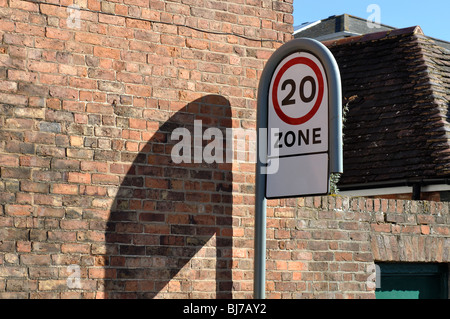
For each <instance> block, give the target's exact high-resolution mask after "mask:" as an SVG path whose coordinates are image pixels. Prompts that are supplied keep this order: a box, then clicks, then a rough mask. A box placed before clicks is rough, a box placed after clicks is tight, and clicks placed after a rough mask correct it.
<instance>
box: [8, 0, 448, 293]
mask: <svg viewBox="0 0 450 319" xmlns="http://www.w3.org/2000/svg"><path fill="white" fill-rule="evenodd" d="M52 3H57V2H55V1H52ZM72 4H73V3H72V2H71V1H61V2H60V5H51V4H38V3H36V2H27V1H18V0H0V19H1V21H0V298H153V297H157V298H175V297H176V298H187V297H190V298H213V297H220V298H226V297H251V296H252V286H253V224H254V218H253V204H254V200H253V194H254V163H253V161H251V160H250V158H251V157H252V156H254V155H255V154H254V144H252V143H250V141H247V142H248V148H244V149H239V150H238V149H236V153H235V156H236V158H234V160H233V161H223V162H220V161H214V162H210V161H206V160H205V158H204V157H203V158H202V155H205V153H204V152H206V151H205V150H207V149H208V146H211V144H209V142H210V141H211V140H212V137H211V136H210V139H209V140H208V138H200V141H198V139H199V136H200V137H205V136H208V133H211V132H215V133H216V135H221V136H220V138H219V137H216V139H215V141H216V142H218V143H219V145H218V146H217V148H215V152H216V153H215V154H214V155H215V156H217V155H218V156H219V157H220V156H222V158H226V156H227V154H228V153H227V152H228V150H227V148H228V149H229V146H230V145H229V144H228V143H227V141H223V140H224V139H225V136H226V134H227V132H229V131H230V130H232V132H244V133H248V132H249V131H254V128H255V119H256V116H255V115H256V114H255V108H256V101H255V97H256V90H257V85H258V80H259V76H260V74H261V72H262V69H263V66H264V63H265V61H266V60H267V58H268V57H269V56H270V55H271V53H272V52H273V51H274V50H275V49H276V48H278V47H279V46H280V45H281V44H282V43H284V42H285V41H287V40H289V39H291V33H292V15H291V12H292V1H289V0H286V1H268V0H262V1H259V0H258V1H254V0H233V1H209V0H178V1H175V0H174V1H156V0H149V1H131V0H124V1H117V2H113V1H95V0H87V1H83V0H80V1H77V2H75V4H76V6H73V5H72ZM261 39H262V40H261ZM199 121H201V126H200V128H198V125H197V126H196V124H198V123H199ZM176 129H182V130H181V131H179V132H185V133H186V132H189V135H188V137H189V138H187V139H186V142H190V143H191V144H192V145H194V147H192V148H189V149H187V148H186V149H185V150H184V151H186V152H188V151H191V155H192V157H194V159H195V156H196V154H197V155H198V154H200V157H201V160H200V161H195V160H194V161H192V162H190V163H184V162H181V163H180V162H178V161H176V160H174V157H173V156H171V155H172V151H173V149H174V147H176V145H178V143H179V142H180V139H178V140H177V139H176V138H175V137H174V136H173V132H174V131H175V130H176ZM183 129H184V130H183ZM208 129H219V130H220V131H219V133H220V134H219V133H218V132H217V130H215V131H214V130H208ZM196 130H197V131H196ZM233 134H234V133H233ZM247 137H248V139H251V136H250V135H249V136H247ZM196 142H197V143H196ZM222 142H223V143H222ZM195 146H197V147H195ZM199 149H200V151H201V152H200V153H198V150H199ZM211 154H212V153H211ZM183 155H184V153H183ZM241 155H242V156H243V157H240V158H238V157H239V156H241ZM268 215H269V218H268V243H267V247H268V262H267V268H268V273H267V278H268V282H267V291H268V297H273V298H279V297H288V298H309V297H311V298H312V297H314V298H320V297H336V298H341V297H373V291H371V290H370V289H369V290H368V289H367V287H366V286H367V284H366V281H367V277H368V276H369V272H368V271H367V266H369V265H372V264H373V261H374V260H408V261H409V260H410V261H434V260H435V261H441V262H444V261H447V262H448V259H449V256H448V247H449V242H448V235H449V234H448V232H449V228H448V225H449V222H450V221H449V217H448V206H447V205H446V204H442V203H432V202H408V201H395V200H382V199H373V200H370V199H356V198H355V199H351V198H345V197H315V198H305V199H296V200H283V201H271V202H270V207H269V209H268Z"/></svg>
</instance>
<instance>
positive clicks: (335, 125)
mask: <svg viewBox="0 0 450 319" xmlns="http://www.w3.org/2000/svg"><path fill="white" fill-rule="evenodd" d="M298 51H309V52H311V53H313V54H315V55H316V56H317V58H319V60H321V62H322V64H323V66H324V68H325V72H326V73H327V79H328V87H329V90H328V92H329V106H328V117H329V134H330V136H329V157H330V159H329V171H330V173H342V172H343V159H342V155H343V154H342V153H343V151H342V93H341V77H340V73H339V67H338V65H337V63H336V60H335V59H334V57H333V55H332V54H331V52H330V51H329V50H328V48H327V47H325V46H324V45H323V44H322V43H320V42H318V41H316V40H313V39H306V38H300V39H294V40H291V41H289V42H287V43H285V44H284V45H283V46H281V47H280V48H279V49H278V50H276V51H275V52H274V53H273V54H272V56H271V57H270V59H269V60H268V61H267V64H266V66H265V68H264V70H263V73H262V75H261V79H260V82H259V88H258V101H257V121H256V122H257V161H256V188H255V257H254V258H255V260H254V263H255V264H254V283H253V289H254V298H255V299H265V295H266V289H265V284H266V207H267V200H266V197H265V188H266V176H265V173H266V170H264V168H265V166H267V152H266V150H267V134H268V128H267V114H268V98H269V89H270V82H271V80H272V76H273V73H274V72H275V69H276V68H277V66H278V64H279V63H280V62H281V61H282V60H283V59H284V58H285V57H286V56H288V55H290V54H292V53H294V52H298ZM263 172H264V173H263Z"/></svg>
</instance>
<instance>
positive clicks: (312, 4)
mask: <svg viewBox="0 0 450 319" xmlns="http://www.w3.org/2000/svg"><path fill="white" fill-rule="evenodd" d="M370 4H377V5H378V6H379V8H380V13H381V23H382V24H386V25H389V26H393V27H396V28H406V27H411V26H415V25H419V26H420V27H421V28H422V30H423V31H424V33H425V34H426V35H428V36H430V37H434V38H438V39H442V40H446V41H450V0H425V1H424V0H315V1H314V0H313V1H311V0H294V26H297V25H300V24H302V23H303V22H312V21H316V20H321V19H325V18H327V17H329V16H332V15H340V14H343V13H348V14H351V15H355V16H358V17H361V18H366V19H367V18H368V17H369V16H370V15H371V14H372V11H371V12H367V7H368V6H369V5H370Z"/></svg>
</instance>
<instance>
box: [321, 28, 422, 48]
mask: <svg viewBox="0 0 450 319" xmlns="http://www.w3.org/2000/svg"><path fill="white" fill-rule="evenodd" d="M406 34H421V35H424V33H423V31H422V28H421V27H420V26H418V25H416V26H413V27H408V28H403V29H394V30H388V31H380V32H374V33H367V34H363V35H357V36H353V37H348V38H343V39H338V40H328V41H322V44H324V45H325V46H327V47H333V46H338V45H344V44H349V43H361V42H368V41H374V40H382V39H387V38H390V37H396V36H400V35H406Z"/></svg>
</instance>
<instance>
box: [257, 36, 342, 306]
mask: <svg viewBox="0 0 450 319" xmlns="http://www.w3.org/2000/svg"><path fill="white" fill-rule="evenodd" d="M341 101H342V93H341V79H340V74H339V68H338V65H337V63H336V60H335V59H334V57H333V55H332V54H331V52H330V51H329V50H328V48H327V47H325V46H324V45H323V44H322V43H320V42H318V41H316V40H312V39H306V38H300V39H294V40H291V41H289V42H287V43H285V44H284V45H282V46H281V47H280V48H278V49H277V50H276V51H275V52H274V53H273V54H272V56H271V57H270V59H269V60H268V61H267V63H266V66H265V68H264V71H263V73H262V75H261V79H260V84H259V89H258V110H257V130H258V143H257V147H258V150H257V154H258V157H257V163H256V187H255V274H254V292H255V298H264V295H265V284H264V283H265V250H266V249H265V247H266V246H265V241H266V232H265V231H266V206H267V205H266V200H267V199H276V198H288V197H300V196H315V195H326V194H329V191H330V174H331V173H342V172H343V160H342V152H343V150H342V102H341Z"/></svg>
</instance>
